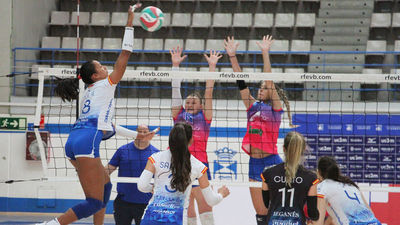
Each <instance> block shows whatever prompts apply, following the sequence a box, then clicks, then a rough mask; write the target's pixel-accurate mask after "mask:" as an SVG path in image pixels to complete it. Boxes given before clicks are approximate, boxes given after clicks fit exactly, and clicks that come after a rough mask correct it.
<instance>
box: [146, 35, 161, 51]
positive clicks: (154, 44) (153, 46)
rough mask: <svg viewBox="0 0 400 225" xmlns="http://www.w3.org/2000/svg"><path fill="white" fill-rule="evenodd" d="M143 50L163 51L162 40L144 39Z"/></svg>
mask: <svg viewBox="0 0 400 225" xmlns="http://www.w3.org/2000/svg"><path fill="white" fill-rule="evenodd" d="M143 50H163V39H158V38H146V39H144V49H143Z"/></svg>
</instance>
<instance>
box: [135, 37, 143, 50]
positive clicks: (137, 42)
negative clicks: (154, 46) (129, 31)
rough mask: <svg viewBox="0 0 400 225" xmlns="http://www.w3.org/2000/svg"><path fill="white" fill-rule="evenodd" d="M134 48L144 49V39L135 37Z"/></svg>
mask: <svg viewBox="0 0 400 225" xmlns="http://www.w3.org/2000/svg"><path fill="white" fill-rule="evenodd" d="M133 49H134V50H142V49H143V39H141V38H135V40H134V41H133Z"/></svg>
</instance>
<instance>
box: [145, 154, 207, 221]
mask: <svg viewBox="0 0 400 225" xmlns="http://www.w3.org/2000/svg"><path fill="white" fill-rule="evenodd" d="M149 160H150V161H151V162H152V163H153V164H154V166H155V169H156V172H155V174H154V194H153V197H152V198H151V199H150V202H149V204H148V205H147V208H146V211H145V213H144V215H143V219H142V221H148V222H149V224H152V223H151V221H153V222H154V223H156V222H162V223H166V224H176V225H181V224H187V208H188V204H189V196H190V192H191V189H192V184H189V185H188V187H187V188H186V190H185V192H180V191H177V190H175V189H172V188H171V179H172V174H171V170H170V165H171V152H170V150H166V151H162V152H158V153H155V154H153V155H152V156H151V157H149ZM190 161H191V165H192V171H191V174H190V178H191V180H192V181H194V180H196V179H198V178H200V177H201V176H202V175H203V174H204V173H205V172H206V171H207V169H208V168H207V167H206V166H204V164H203V163H201V162H200V161H199V160H198V159H196V158H195V157H194V156H192V155H191V156H190Z"/></svg>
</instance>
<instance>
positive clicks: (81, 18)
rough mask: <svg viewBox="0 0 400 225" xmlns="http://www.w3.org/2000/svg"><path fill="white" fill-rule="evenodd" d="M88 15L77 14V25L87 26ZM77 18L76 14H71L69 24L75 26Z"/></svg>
mask: <svg viewBox="0 0 400 225" xmlns="http://www.w3.org/2000/svg"><path fill="white" fill-rule="evenodd" d="M89 18H90V13H89V12H79V25H88V24H89ZM77 22H78V21H77V16H76V12H72V13H71V22H70V24H72V25H76V24H77Z"/></svg>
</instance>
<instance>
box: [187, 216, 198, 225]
mask: <svg viewBox="0 0 400 225" xmlns="http://www.w3.org/2000/svg"><path fill="white" fill-rule="evenodd" d="M187 222H188V223H187V224H188V225H197V217H188V218H187Z"/></svg>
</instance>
